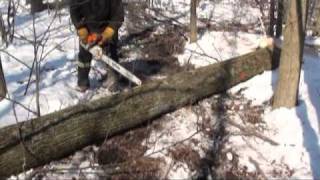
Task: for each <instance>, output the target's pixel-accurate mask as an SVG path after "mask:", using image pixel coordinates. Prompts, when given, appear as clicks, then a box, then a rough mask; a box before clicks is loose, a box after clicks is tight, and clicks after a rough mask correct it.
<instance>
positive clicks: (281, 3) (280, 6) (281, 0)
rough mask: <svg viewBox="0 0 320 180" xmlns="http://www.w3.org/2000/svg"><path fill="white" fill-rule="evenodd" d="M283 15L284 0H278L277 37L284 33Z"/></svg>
mask: <svg viewBox="0 0 320 180" xmlns="http://www.w3.org/2000/svg"><path fill="white" fill-rule="evenodd" d="M283 15H284V0H278V4H277V25H276V38H279V37H280V36H281V35H282V25H283V18H284V17H283Z"/></svg>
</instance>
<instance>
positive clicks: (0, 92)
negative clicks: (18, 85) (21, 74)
mask: <svg viewBox="0 0 320 180" xmlns="http://www.w3.org/2000/svg"><path fill="white" fill-rule="evenodd" d="M6 95H7V86H6V81H5V79H4V74H3V70H2V64H1V59H0V101H1V100H2V99H3V98H4V97H6Z"/></svg>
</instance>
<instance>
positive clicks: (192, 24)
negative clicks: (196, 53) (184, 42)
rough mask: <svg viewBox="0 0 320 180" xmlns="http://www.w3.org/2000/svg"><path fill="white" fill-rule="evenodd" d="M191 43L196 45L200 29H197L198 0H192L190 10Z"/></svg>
mask: <svg viewBox="0 0 320 180" xmlns="http://www.w3.org/2000/svg"><path fill="white" fill-rule="evenodd" d="M190 12H191V15H190V42H191V43H194V42H197V40H198V37H197V35H198V28H197V0H191V8H190Z"/></svg>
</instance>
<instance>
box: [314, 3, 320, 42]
mask: <svg viewBox="0 0 320 180" xmlns="http://www.w3.org/2000/svg"><path fill="white" fill-rule="evenodd" d="M314 11H315V12H314V14H315V16H314V17H315V24H314V26H313V34H314V35H315V36H319V35H320V2H319V1H317V2H316V7H315V9H314Z"/></svg>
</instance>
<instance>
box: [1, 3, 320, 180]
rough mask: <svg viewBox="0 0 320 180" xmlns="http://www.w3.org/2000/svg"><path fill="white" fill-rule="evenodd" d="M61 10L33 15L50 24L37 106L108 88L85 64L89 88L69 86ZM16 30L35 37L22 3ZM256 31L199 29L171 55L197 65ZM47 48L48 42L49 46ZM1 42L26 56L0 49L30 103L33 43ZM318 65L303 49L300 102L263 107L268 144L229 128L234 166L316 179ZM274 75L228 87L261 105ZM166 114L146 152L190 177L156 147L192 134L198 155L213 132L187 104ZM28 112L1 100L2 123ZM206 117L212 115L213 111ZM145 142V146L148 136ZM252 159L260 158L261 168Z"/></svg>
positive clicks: (73, 47)
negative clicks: (191, 41)
mask: <svg viewBox="0 0 320 180" xmlns="http://www.w3.org/2000/svg"><path fill="white" fill-rule="evenodd" d="M154 2H155V3H156V4H155V7H158V8H162V9H166V11H165V15H166V16H168V17H172V16H174V17H175V16H179V15H181V17H179V18H177V19H176V21H174V23H177V24H179V23H182V24H183V23H186V22H187V21H188V20H189V14H188V11H189V7H188V4H189V0H161V1H154ZM3 6H4V5H3V4H2V5H0V9H1V11H3V10H4V7H3ZM239 7H241V8H239ZM198 11H199V18H207V19H210V22H211V23H216V24H221V23H226V22H230V21H235V22H238V23H242V24H246V23H259V16H260V14H259V11H258V9H257V8H252V7H251V6H246V5H245V4H241V2H239V1H235V0H222V1H210V0H202V1H201V2H200V5H199V8H198ZM60 13H61V14H59V15H58V16H57V17H56V18H53V17H54V16H55V14H54V13H52V12H51V13H50V14H48V12H43V13H40V14H39V15H37V16H38V18H37V19H36V29H37V34H38V35H41V33H43V32H45V31H46V29H48V26H50V24H52V25H51V28H50V33H49V34H48V33H45V34H46V37H45V38H44V39H46V38H48V41H47V42H46V43H45V46H44V53H43V54H44V55H46V54H47V56H46V58H45V59H44V60H43V61H42V62H41V69H42V72H41V82H40V89H41V90H40V104H41V113H42V114H47V113H50V112H54V111H57V110H59V109H63V108H66V107H69V106H72V105H75V104H77V103H79V102H80V101H83V100H90V99H94V98H99V97H100V96H103V95H109V93H108V92H105V89H103V88H98V87H97V84H98V79H99V76H100V74H99V71H92V72H91V80H92V82H93V87H92V89H91V90H90V91H89V92H87V93H86V94H85V95H83V94H80V93H78V92H76V91H75V90H74V87H75V85H76V60H75V56H76V53H77V50H78V44H77V38H76V36H75V35H74V34H75V33H74V32H73V31H74V30H73V28H72V26H71V25H70V23H71V22H70V18H69V15H68V11H67V10H62V11H61V12H60ZM159 18H165V17H159ZM52 19H54V21H52ZM200 25H201V23H200ZM257 28H258V29H260V30H262V31H263V27H261V26H259V25H258V26H257ZM123 29H124V30H122V31H121V33H122V34H126V32H125V29H126V28H125V27H124V28H123ZM162 31H163V30H162ZM160 32H161V31H160ZM16 36H18V37H22V36H23V37H27V38H28V39H30V40H32V38H33V29H32V18H31V17H30V16H29V15H28V14H27V12H24V10H21V12H19V14H18V17H17V20H16ZM40 38H41V36H40ZM261 39H263V35H262V34H253V33H247V32H246V33H245V32H223V31H205V32H203V33H201V34H200V35H199V41H198V42H197V43H194V44H187V45H186V47H185V51H184V53H183V54H179V55H176V56H177V58H178V60H179V62H180V64H182V65H184V64H187V63H190V64H193V65H195V67H201V66H205V65H208V64H212V63H216V62H219V61H223V60H226V59H228V58H231V57H235V56H238V55H241V54H245V53H247V52H250V51H253V50H254V49H255V48H257V47H258V45H259V44H260V40H261ZM317 43H318V44H319V39H311V38H308V41H307V44H317ZM41 49H42V48H41ZM52 49H54V50H53V51H51V50H52ZM5 50H6V51H7V52H8V53H10V55H12V56H14V57H15V58H17V59H19V60H21V61H23V62H24V63H25V64H26V65H23V64H21V63H19V62H17V61H16V60H15V59H14V58H12V57H10V55H8V54H6V53H1V60H2V65H3V67H4V73H5V78H6V81H7V85H8V90H9V98H10V99H13V100H15V101H18V102H19V103H21V104H23V105H24V106H26V107H27V108H29V109H31V110H32V111H35V110H36V102H35V82H34V77H33V78H32V81H31V85H30V88H29V91H28V93H27V94H26V95H24V91H25V89H26V86H27V83H28V77H29V73H30V69H29V68H30V67H31V66H32V62H33V60H34V57H33V54H34V53H33V46H32V45H30V43H28V41H26V40H24V39H20V40H19V39H16V40H15V41H14V44H12V45H10V46H9V47H8V48H7V49H5ZM40 53H41V52H40ZM39 56H40V55H39ZM94 66H95V67H97V68H99V67H100V66H99V65H98V64H96V63H94ZM319 69H320V52H319V50H316V49H314V50H310V49H306V51H305V55H304V64H303V67H302V73H301V82H300V86H299V87H300V91H299V106H297V107H296V108H292V109H284V108H283V109H277V110H274V111H272V110H271V109H270V107H268V108H267V109H266V110H265V112H264V114H263V122H264V130H263V132H262V133H263V134H264V135H265V136H267V137H268V138H270V139H272V140H274V141H275V142H277V143H278V144H279V145H271V144H270V143H268V142H265V141H262V140H260V139H258V138H254V137H250V136H248V137H247V136H230V138H229V139H228V142H227V144H226V148H231V149H232V150H233V151H234V152H236V153H237V155H238V156H239V165H240V166H242V167H246V169H247V170H248V171H249V172H255V171H262V172H263V173H264V174H265V176H266V177H268V178H284V177H290V178H295V179H312V178H313V179H320V120H319V119H320V73H319ZM277 75H278V73H277V71H268V72H265V73H263V74H261V75H258V76H256V77H254V78H252V79H251V80H249V81H247V82H245V83H242V84H239V85H238V86H236V87H234V88H232V89H231V90H229V93H236V92H238V91H239V90H240V89H244V90H243V91H242V94H243V95H244V97H245V98H247V99H249V100H252V103H253V104H254V105H262V104H263V103H264V102H266V101H269V100H270V98H271V97H272V95H273V92H274V88H275V85H276V81H277ZM202 106H205V107H207V108H206V109H207V110H208V109H210V107H209V106H210V105H209V104H207V102H206V101H204V102H202ZM15 113H16V116H15ZM204 114H205V116H210V115H212V113H211V112H208V111H206V112H205V113H204ZM167 116H168V117H169V119H170V120H168V121H167V122H164V124H163V127H164V131H165V132H166V133H164V134H161V133H163V132H159V131H157V130H155V131H153V132H152V133H151V135H150V137H149V140H150V141H153V142H154V143H152V146H150V147H149V150H148V151H147V152H146V153H145V156H151V157H161V158H164V159H165V161H166V163H167V165H166V166H165V167H164V169H165V170H164V171H168V172H167V173H168V176H167V177H168V178H169V179H189V178H190V177H191V176H193V175H194V173H195V172H193V170H192V169H190V168H189V167H188V166H187V164H186V163H184V162H180V163H178V164H177V163H175V164H173V165H172V164H171V162H173V161H172V158H171V156H170V153H169V152H168V151H166V150H164V151H162V149H163V148H165V147H167V146H170V145H172V144H175V143H177V142H179V141H181V140H184V139H187V138H191V139H193V140H194V141H187V142H185V145H188V146H190V147H191V148H192V149H193V150H194V151H196V152H198V153H199V156H200V157H203V156H205V150H208V149H209V148H210V146H211V143H212V140H211V139H210V136H208V135H206V134H203V133H197V132H198V125H199V123H203V121H204V119H198V118H199V117H198V116H197V114H196V113H195V112H193V111H192V110H190V109H189V108H188V107H186V108H183V109H181V110H179V111H177V112H175V113H172V114H168V115H167ZM32 117H34V114H32V113H31V112H29V111H28V110H26V109H25V108H23V107H22V106H20V105H18V104H17V105H15V112H14V111H13V104H12V102H11V101H9V100H4V101H2V102H0V127H4V126H8V125H11V124H15V123H16V122H17V121H25V120H29V119H31V118H32ZM208 118H209V119H210V118H212V119H214V118H213V117H208ZM239 118H240V117H238V116H237V115H235V116H234V119H235V120H239V122H241V119H239ZM227 130H228V131H230V132H237V129H236V128H234V127H231V126H230V127H228V128H227ZM160 135H162V136H160ZM195 142H199V143H195ZM144 145H147V146H149V145H148V144H144ZM252 160H254V161H252ZM253 162H257V163H258V164H259V168H260V170H258V169H257V166H256V165H255V164H254V163H253ZM80 164H81V163H80ZM275 171H276V172H275ZM54 177H56V176H54ZM61 177H62V176H61Z"/></svg>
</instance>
